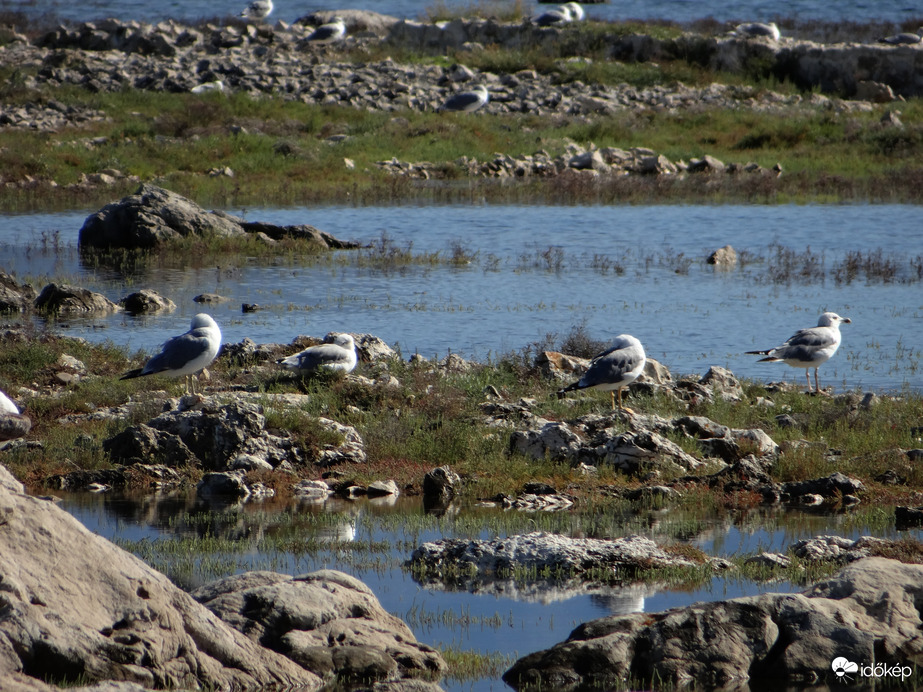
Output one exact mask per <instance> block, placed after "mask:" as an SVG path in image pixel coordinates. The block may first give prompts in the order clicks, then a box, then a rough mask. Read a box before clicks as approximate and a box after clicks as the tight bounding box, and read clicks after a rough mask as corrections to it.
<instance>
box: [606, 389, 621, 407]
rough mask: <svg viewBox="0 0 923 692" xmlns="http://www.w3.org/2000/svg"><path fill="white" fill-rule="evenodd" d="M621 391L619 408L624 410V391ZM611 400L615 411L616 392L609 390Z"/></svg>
mask: <svg viewBox="0 0 923 692" xmlns="http://www.w3.org/2000/svg"><path fill="white" fill-rule="evenodd" d="M618 391H619V408H622V390H621V389H620V390H618ZM609 400H610V401H611V402H612V410H613V411H614V410H615V392H613V391H612V390H611V389H610V390H609Z"/></svg>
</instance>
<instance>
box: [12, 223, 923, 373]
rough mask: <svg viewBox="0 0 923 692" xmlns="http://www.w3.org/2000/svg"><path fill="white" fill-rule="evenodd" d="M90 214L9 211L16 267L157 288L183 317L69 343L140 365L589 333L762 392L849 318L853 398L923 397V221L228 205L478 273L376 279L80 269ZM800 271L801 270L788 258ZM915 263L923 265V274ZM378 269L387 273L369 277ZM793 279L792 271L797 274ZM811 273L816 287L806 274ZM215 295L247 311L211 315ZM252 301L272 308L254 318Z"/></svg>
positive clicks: (92, 332)
mask: <svg viewBox="0 0 923 692" xmlns="http://www.w3.org/2000/svg"><path fill="white" fill-rule="evenodd" d="M90 211H91V210H85V211H79V212H74V213H69V214H26V215H4V216H0V222H2V226H0V256H2V257H3V258H4V261H2V262H0V268H3V269H6V270H7V271H12V272H14V273H15V275H16V276H18V277H19V278H20V280H22V279H24V278H30V280H31V281H32V282H33V283H34V284H35V285H36V287H37V288H41V286H42V285H44V283H45V282H46V281H47V280H48V279H49V278H51V277H53V278H57V279H62V278H64V279H67V280H69V281H71V282H75V283H78V284H80V285H85V286H87V287H89V288H92V289H93V290H96V291H99V292H101V293H103V294H104V295H106V296H107V297H108V298H110V299H112V300H115V301H117V300H118V299H119V298H121V297H124V296H125V295H127V294H128V293H130V292H131V291H134V290H138V289H140V288H152V289H154V290H156V291H158V292H159V293H161V294H162V295H164V296H166V297H168V298H170V299H172V300H173V301H174V302H175V303H176V304H177V306H178V307H177V309H176V310H175V311H174V312H172V313H168V314H163V315H154V316H141V317H132V316H129V315H125V314H117V315H114V316H110V317H101V318H95V317H94V318H79V317H75V318H69V319H67V320H64V321H60V322H57V323H55V324H54V325H53V326H54V327H55V328H57V329H61V330H62V331H63V330H66V333H69V334H72V335H74V336H82V337H85V338H87V339H90V340H92V341H105V340H109V341H111V342H113V343H115V344H119V345H123V346H125V347H127V348H128V349H129V350H130V351H131V352H134V351H135V350H142V351H144V352H146V353H147V352H151V351H153V350H155V349H156V348H157V347H158V346H159V344H160V343H162V342H163V341H164V340H165V339H166V338H167V337H169V336H171V335H173V334H178V333H181V332H183V331H185V330H186V329H187V328H188V324H189V320H190V318H191V316H192V315H193V314H195V313H196V312H200V311H203V310H204V311H207V312H209V313H211V314H212V315H213V316H214V317H215V318H216V320H217V321H218V323H219V324H220V325H221V328H222V332H223V336H224V341H225V342H232V343H236V342H239V341H241V340H243V339H244V338H246V337H249V338H251V339H253V340H254V341H256V342H264V343H265V342H275V343H289V342H291V341H292V339H294V338H295V337H296V336H298V335H302V334H308V335H312V336H323V335H325V334H326V333H327V332H329V331H350V332H356V333H371V334H375V335H376V336H379V337H381V338H382V339H384V340H385V341H386V342H387V343H389V344H391V345H392V346H397V347H399V348H400V349H401V351H402V353H403V355H404V356H405V357H408V356H409V355H411V354H412V353H414V352H419V353H421V354H423V355H424V356H426V357H433V356H438V357H443V356H445V355H446V354H447V353H449V352H455V353H459V354H461V355H463V356H465V357H469V358H474V359H479V360H484V359H486V358H489V357H491V356H495V355H498V354H505V353H509V352H512V351H518V350H520V349H522V348H524V347H526V346H527V345H529V344H532V343H535V342H540V341H543V340H545V337H546V335H549V334H552V335H557V337H558V338H557V341H558V342H560V340H561V339H562V338H563V337H565V336H566V335H567V334H568V333H569V332H570V331H571V329H572V328H573V327H574V326H583V327H585V329H586V331H587V332H588V334H589V335H590V336H591V337H593V338H595V339H599V340H608V339H609V338H611V337H612V336H614V335H616V334H620V333H630V334H634V335H635V336H637V337H638V338H639V339H641V341H642V343H643V344H644V345H645V348H646V350H647V353H648V355H649V356H651V357H653V358H656V359H657V360H659V361H661V362H662V363H663V364H665V365H666V366H667V367H669V368H670V370H671V371H672V372H673V373H674V374H675V375H677V374H680V375H681V374H692V373H696V374H704V373H705V372H706V371H707V370H708V368H709V367H710V366H712V365H718V366H722V367H726V368H729V369H730V370H731V371H733V372H734V373H735V374H736V375H738V376H740V377H748V378H754V379H757V380H760V381H772V380H780V379H786V380H788V381H797V382H799V383H801V382H803V381H804V373H803V371H802V370H798V369H793V368H789V367H787V366H785V365H783V364H770V363H757V362H756V360H757V358H755V357H753V356H747V355H745V354H744V352H745V351H748V350H756V349H761V348H769V347H772V346H776V345H778V344H780V343H781V342H782V341H783V340H784V339H786V338H787V337H788V336H790V335H791V334H792V333H793V332H794V331H795V330H796V329H799V328H802V327H807V326H813V325H814V324H816V321H817V316H818V315H819V314H820V313H821V312H823V311H825V310H832V311H834V312H837V313H839V314H841V315H844V316H848V317H850V318H851V319H852V324H849V325H845V326H844V327H843V329H842V332H843V345H842V346H841V348H840V350H839V352H838V353H837V354H836V356H835V357H834V358H833V359H831V360H830V361H829V362H828V363H826V364H825V365H824V366H823V367H821V372H820V376H821V383H822V384H827V385H832V386H835V387H836V389H837V390H838V391H840V390H842V389H844V388H845V389H864V390H874V391H883V390H887V391H899V390H901V389H903V388H905V387H909V388H911V389H915V390H919V389H920V388H921V387H923V373H921V370H920V366H921V357H923V352H921V341H923V339H921V336H923V291H921V285H923V284H921V282H920V280H919V274H918V273H916V272H917V271H918V269H917V266H918V264H919V263H920V262H921V261H923V235H921V234H920V233H919V214H920V208H919V207H918V206H914V205H890V206H870V205H854V206H765V207H764V206H733V205H726V206H644V207H642V206H638V207H624V206H580V207H576V206H574V207H568V206H504V205H497V206H490V205H482V206H460V205H459V206H411V207H406V206H405V207H363V208H355V207H348V206H331V207H316V208H287V209H247V210H240V209H228V210H227V211H229V212H231V213H235V214H238V215H242V216H245V217H246V218H247V219H248V220H254V221H255V220H260V221H267V222H272V223H277V224H299V223H309V224H312V225H314V226H316V227H318V228H320V229H322V230H324V231H328V232H330V233H333V234H334V235H335V236H337V237H340V238H343V239H351V240H357V241H360V242H362V243H363V244H376V243H380V242H381V238H382V236H383V234H384V235H386V236H387V237H388V238H389V239H390V240H389V242H390V243H391V245H392V246H393V247H397V248H411V249H412V251H413V252H414V253H417V254H422V253H439V254H440V256H441V257H442V258H443V260H445V259H446V258H448V257H449V256H451V255H452V252H453V251H454V250H458V249H461V250H462V251H463V252H464V253H465V254H466V255H469V256H470V257H471V258H472V259H471V262H470V263H469V264H466V265H462V266H456V265H453V264H450V263H448V262H446V261H442V262H438V263H435V264H429V263H420V264H414V265H410V266H405V267H399V266H398V267H389V266H380V264H379V266H377V267H376V266H375V265H374V263H367V262H360V261H358V260H359V258H360V257H363V256H364V257H366V258H368V259H373V258H374V256H375V253H374V252H373V251H370V250H364V251H361V253H360V252H355V251H348V252H342V253H337V256H336V259H335V260H334V261H330V262H326V261H324V262H320V263H302V262H298V261H295V262H290V261H285V260H280V261H278V262H262V263H257V262H254V261H244V262H241V263H231V262H230V261H229V263H228V264H227V265H226V266H221V267H214V266H201V267H195V268H187V269H182V270H173V269H170V270H164V269H152V270H149V271H147V272H146V273H144V274H141V275H133V276H131V277H125V276H121V275H120V274H118V272H115V271H111V270H106V269H100V268H95V267H86V266H83V265H81V262H80V258H79V253H78V252H77V248H76V242H77V236H78V231H79V229H80V227H81V225H82V224H83V220H84V218H85V217H86V216H87V215H88V214H89V213H90ZM726 244H730V245H732V246H733V247H734V248H736V250H737V252H738V253H740V254H742V255H743V256H744V257H749V258H750V260H749V261H745V262H741V263H740V264H738V266H737V267H736V268H734V269H731V270H726V271H723V270H718V269H716V268H714V267H713V266H711V265H708V264H706V263H705V258H706V257H707V256H708V254H710V253H711V252H712V251H713V250H714V249H716V248H718V247H721V246H723V245H726ZM789 251H790V252H791V253H792V254H793V256H794V257H793V258H782V259H780V257H779V256H780V255H784V254H785V252H789ZM878 251H881V256H882V259H883V260H884V261H886V262H891V263H892V264H893V265H894V266H895V267H896V273H895V275H894V276H893V277H890V278H887V279H885V278H882V277H881V276H878V275H862V274H860V275H859V276H857V277H856V278H855V279H853V280H851V281H849V282H847V281H840V280H838V279H837V277H836V270H837V268H838V267H839V266H841V265H842V264H843V262H844V261H845V259H846V258H847V256H848V255H849V253H857V252H858V253H862V254H863V256H865V257H868V256H869V255H873V254H875V253H876V252H878ZM915 263H916V264H915ZM366 265H368V266H366ZM789 268H791V269H792V271H791V272H790V273H789V274H788V275H785V271H786V270H787V269H789ZM804 272H806V273H807V276H803V275H802V274H803V273H804ZM204 292H215V293H219V294H221V295H223V296H226V297H227V298H228V299H229V300H228V301H227V302H225V303H222V304H219V305H212V306H208V307H206V308H202V307H200V306H199V305H198V304H196V303H194V302H193V301H192V299H193V297H194V296H196V295H198V294H200V293H204ZM242 303H256V304H258V305H260V306H261V308H262V309H261V310H260V311H257V312H255V313H242V312H241V304H242Z"/></svg>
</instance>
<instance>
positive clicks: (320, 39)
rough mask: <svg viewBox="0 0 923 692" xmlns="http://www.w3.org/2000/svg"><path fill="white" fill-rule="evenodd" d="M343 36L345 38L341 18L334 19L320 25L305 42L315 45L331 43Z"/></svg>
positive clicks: (344, 26) (344, 28) (343, 22)
mask: <svg viewBox="0 0 923 692" xmlns="http://www.w3.org/2000/svg"><path fill="white" fill-rule="evenodd" d="M344 36H346V22H345V21H343V18H342V17H334V18H333V19H332V20H330V21H329V22H327V23H326V24H321V25H320V26H319V27H317V28H316V29H315V30H314V31H312V32H311V33H310V34H309V35H308V37H307V38H306V39H305V40H306V41H314V42H317V43H333V42H334V41H339V40H340V39H341V38H343V37H344Z"/></svg>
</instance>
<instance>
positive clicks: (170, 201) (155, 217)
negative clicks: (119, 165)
mask: <svg viewBox="0 0 923 692" xmlns="http://www.w3.org/2000/svg"><path fill="white" fill-rule="evenodd" d="M247 233H255V234H264V235H265V236H267V237H269V238H271V239H273V240H279V239H281V238H300V239H308V240H312V241H315V242H317V243H318V244H320V245H322V246H323V247H325V248H347V247H357V246H358V245H357V244H356V243H347V242H344V241H340V240H337V239H336V238H334V237H333V236H332V235H330V234H327V233H323V232H322V231H319V230H317V229H316V228H314V227H313V226H306V225H302V226H275V225H273V224H267V223H261V222H247V221H244V220H243V219H239V218H237V217H235V216H231V215H230V214H226V213H224V212H207V211H205V210H204V209H202V208H201V207H200V206H199V205H197V204H195V203H194V202H192V201H190V200H188V199H186V198H185V197H182V196H181V195H178V194H176V193H174V192H170V191H169V190H164V189H163V188H160V187H157V186H156V185H150V184H147V183H144V184H142V185H141V187H139V188H138V191H137V192H136V193H135V194H133V195H129V196H128V197H125V198H123V199H121V200H120V201H118V202H114V203H112V204H109V205H106V206H105V207H103V208H102V209H100V210H99V211H98V212H96V213H95V214H91V215H90V216H88V217H87V218H86V220H85V221H84V223H83V227H82V228H81V229H80V238H79V244H80V246H81V247H84V248H114V247H124V248H152V247H156V246H158V245H161V244H163V243H166V242H169V241H171V240H176V239H178V238H183V237H189V236H218V237H222V238H229V237H236V236H241V237H242V236H244V235H246V234H247Z"/></svg>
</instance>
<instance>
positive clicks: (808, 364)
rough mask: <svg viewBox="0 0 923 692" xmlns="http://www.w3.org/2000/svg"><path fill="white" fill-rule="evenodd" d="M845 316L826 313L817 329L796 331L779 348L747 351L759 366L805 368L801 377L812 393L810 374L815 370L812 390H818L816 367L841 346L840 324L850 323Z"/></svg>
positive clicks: (820, 319)
mask: <svg viewBox="0 0 923 692" xmlns="http://www.w3.org/2000/svg"><path fill="white" fill-rule="evenodd" d="M851 322H852V320H851V319H849V318H848V317H840V316H839V315H837V314H836V313H835V312H825V313H824V314H823V315H821V316H820V318H819V319H818V320H817V326H816V327H810V328H809V329H799V330H798V331H797V332H795V333H794V334H793V335H792V336H790V337H789V338H788V341H786V342H785V343H784V344H782V345H781V346H776V347H775V348H770V349H768V350H765V351H747V353H748V354H750V355H754V356H766V357H765V358H760V359H759V361H757V362H759V363H762V362H763V361H768V362H770V363H777V362H779V361H781V362H784V363H787V364H788V365H791V366H792V367H793V368H804V376H805V378H806V379H807V380H808V391H809V392H810V391H811V376H810V374H809V371H810V369H811V368H814V390H815V391H817V392H819V391H820V384H819V383H818V381H817V368H818V367H819V366H821V365H822V364H824V363H826V362H827V361H828V360H830V358H831V357H832V356H833V354H834V353H836V350H837V349H838V348H839V347H840V340H841V339H842V337H841V336H840V325H841V324H850V323H851Z"/></svg>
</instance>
